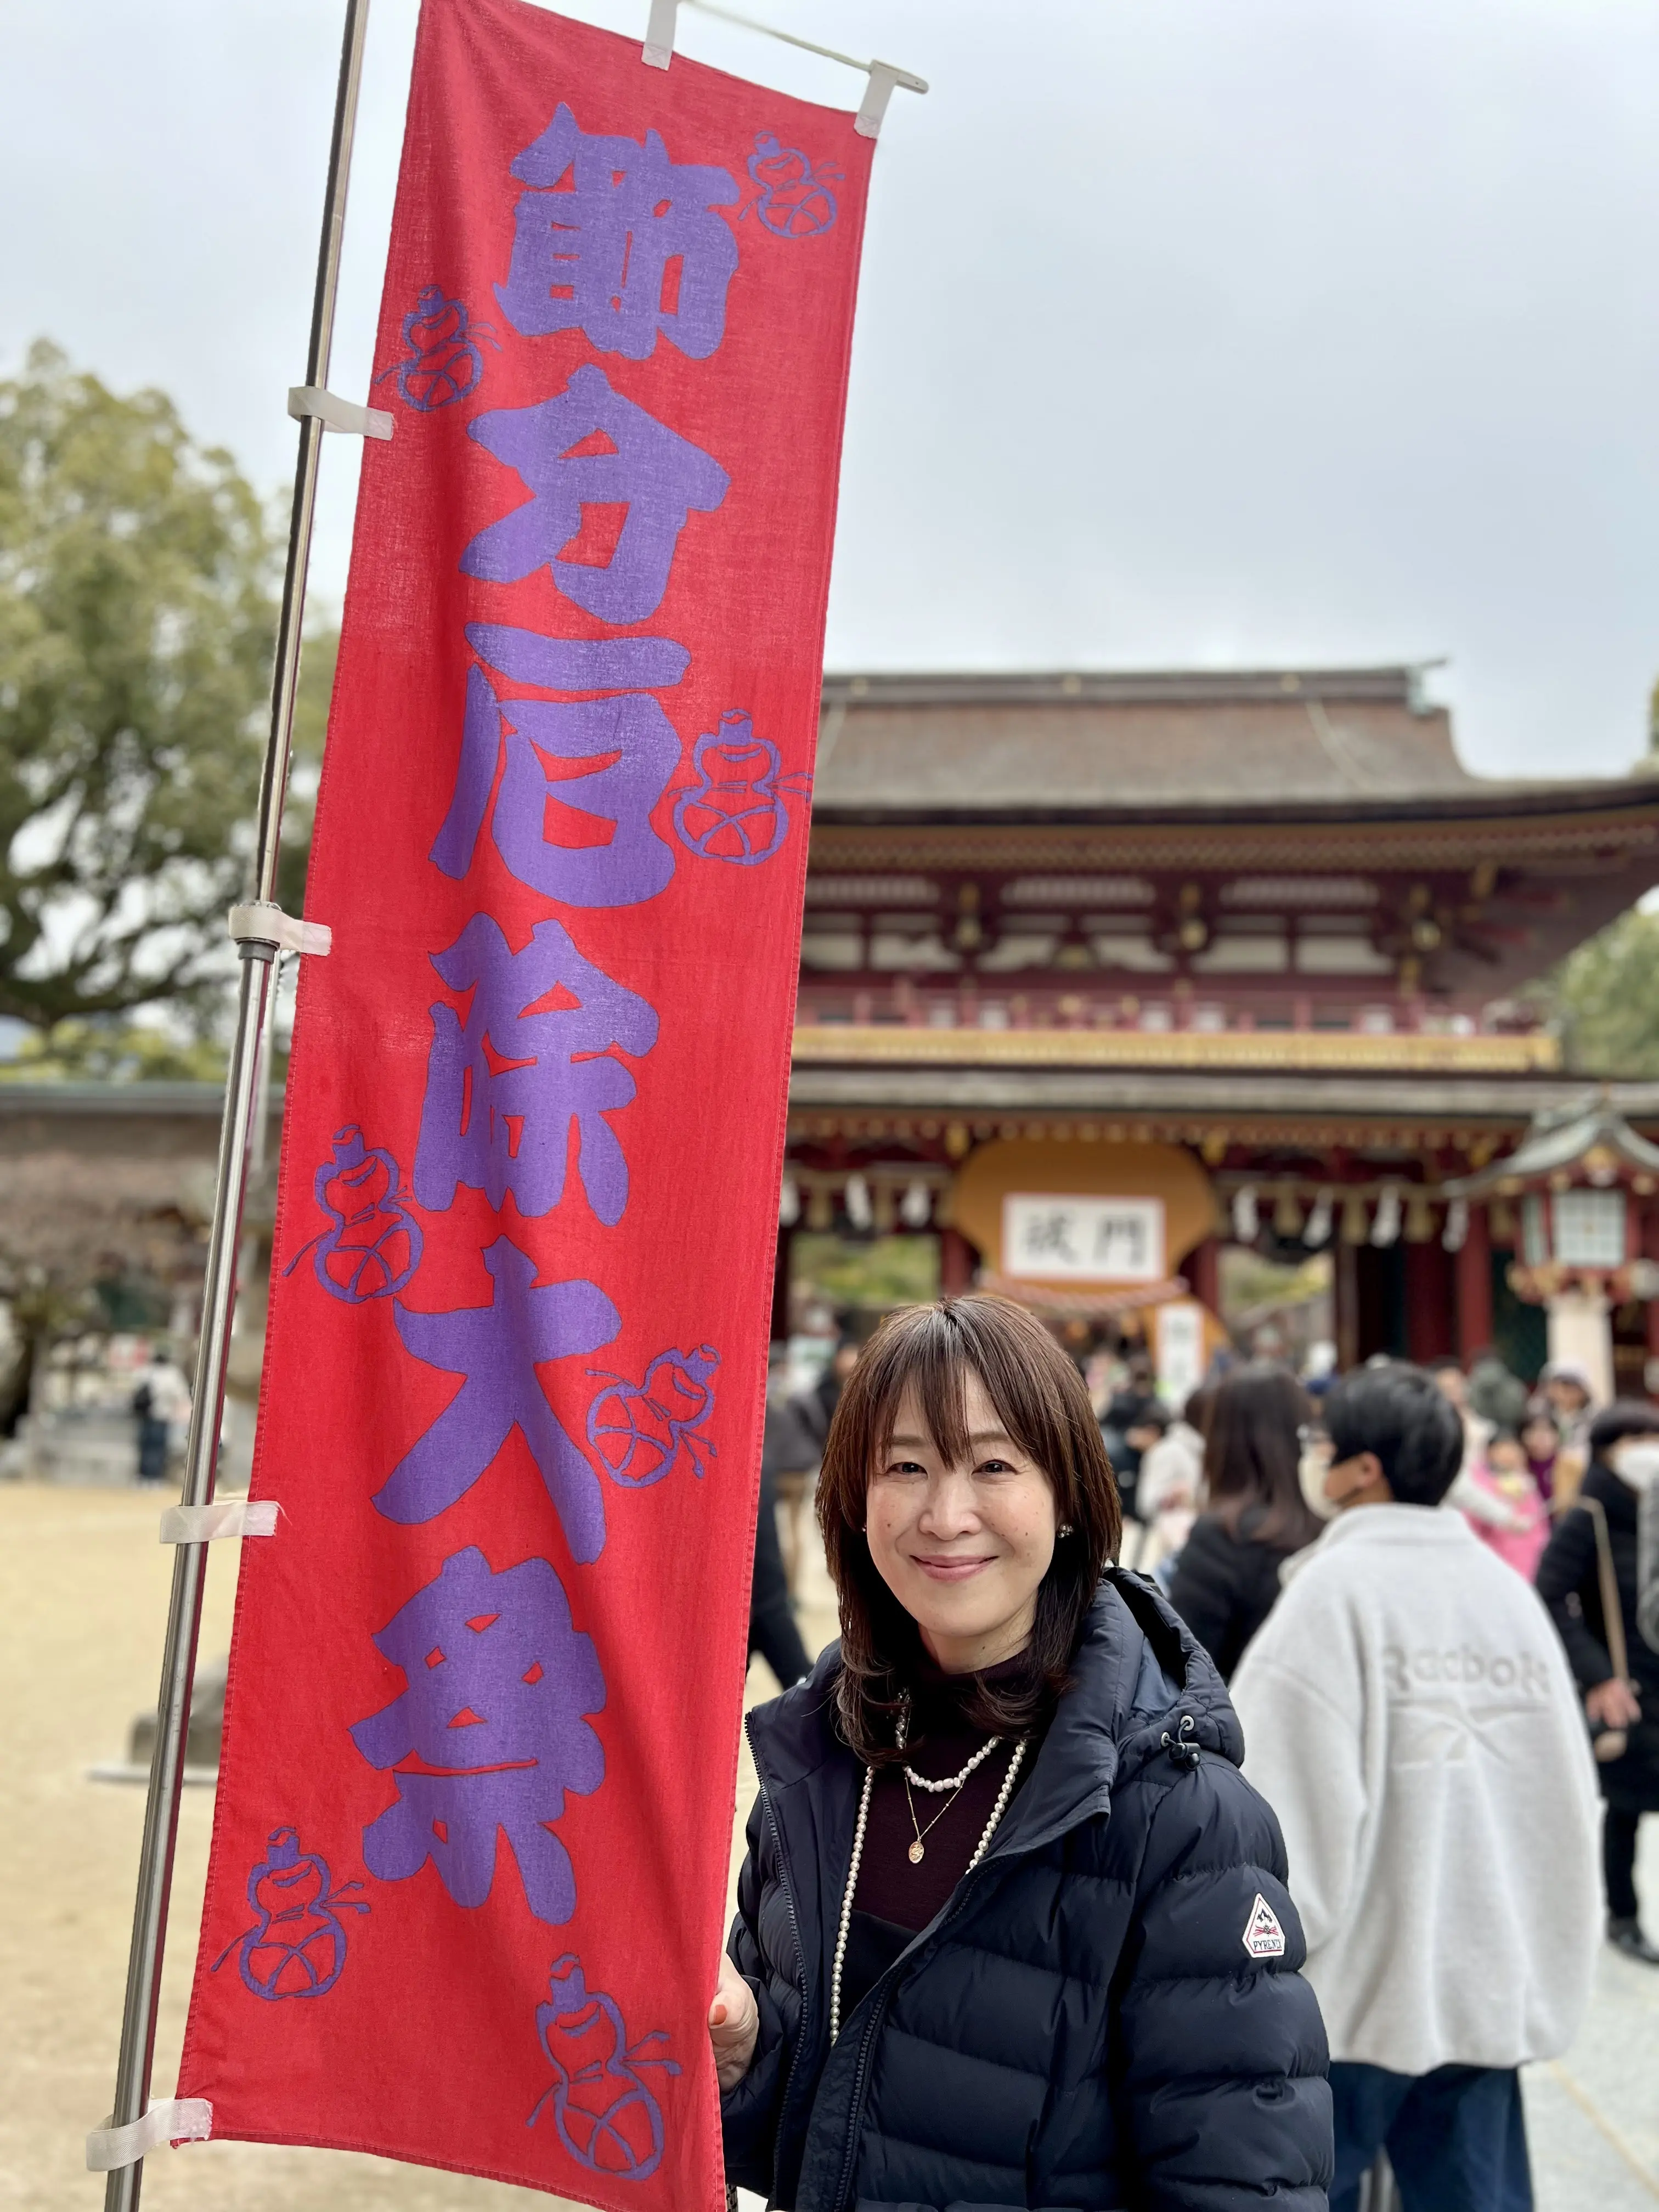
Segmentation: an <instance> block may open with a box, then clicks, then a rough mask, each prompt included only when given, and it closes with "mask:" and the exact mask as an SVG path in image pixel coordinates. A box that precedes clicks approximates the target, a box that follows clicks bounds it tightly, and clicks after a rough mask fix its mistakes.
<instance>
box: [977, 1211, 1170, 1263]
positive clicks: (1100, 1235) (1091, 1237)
mask: <svg viewBox="0 0 1659 2212" xmlns="http://www.w3.org/2000/svg"><path fill="white" fill-rule="evenodd" d="M1002 1271H1003V1273H1005V1274H1006V1275H1026V1276H1032V1277H1035V1278H1036V1279H1039V1280H1042V1281H1048V1282H1068V1283H1156V1282H1161V1281H1162V1280H1163V1278H1164V1201H1163V1200H1162V1199H1161V1198H1081V1197H1079V1198H1066V1197H1059V1196H1054V1195H1052V1194H1046V1193H1045V1194H1042V1195H1038V1194H1035V1193H1028V1192H1023V1191H1010V1192H1009V1194H1008V1195H1007V1196H1006V1198H1005V1199H1004V1200H1003V1201H1002Z"/></svg>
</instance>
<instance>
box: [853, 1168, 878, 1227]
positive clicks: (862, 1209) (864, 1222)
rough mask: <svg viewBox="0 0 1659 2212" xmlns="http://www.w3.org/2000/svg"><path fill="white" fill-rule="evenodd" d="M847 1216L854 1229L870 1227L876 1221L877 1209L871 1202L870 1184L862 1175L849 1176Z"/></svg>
mask: <svg viewBox="0 0 1659 2212" xmlns="http://www.w3.org/2000/svg"><path fill="white" fill-rule="evenodd" d="M846 1205H847V1218H848V1220H849V1221H850V1222H851V1223H852V1225H853V1226H854V1229H868V1228H869V1227H870V1225H871V1224H872V1222H873V1221H874V1219H875V1218H876V1216H875V1209H874V1208H873V1207H872V1205H871V1203H870V1186H869V1184H868V1183H867V1182H866V1181H865V1180H864V1177H863V1176H861V1175H855V1176H848V1178H847V1195H846Z"/></svg>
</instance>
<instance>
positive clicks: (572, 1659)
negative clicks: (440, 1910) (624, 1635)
mask: <svg viewBox="0 0 1659 2212" xmlns="http://www.w3.org/2000/svg"><path fill="white" fill-rule="evenodd" d="M374 1648H375V1650H377V1651H379V1652H380V1654H381V1656H382V1657H384V1658H386V1659H389V1660H390V1661H391V1662H392V1665H393V1666H394V1667H401V1668H403V1670H404V1676H405V1678H406V1679H407V1681H408V1684H409V1686H408V1688H407V1689H406V1690H404V1692H403V1694H402V1695H401V1696H400V1697H398V1698H394V1699H392V1703H391V1704H390V1705H387V1706H386V1707H385V1708H384V1709H383V1710H382V1711H380V1712H378V1713H374V1714H373V1715H371V1717H369V1718H368V1720H362V1721H359V1722H358V1723H357V1724H356V1727H355V1728H354V1729H352V1731H351V1740H352V1741H353V1742H354V1743H355V1744H356V1747H357V1748H358V1750H359V1751H360V1752H362V1755H363V1757H364V1758H365V1759H368V1763H369V1765H371V1766H378V1767H381V1768H385V1767H392V1768H394V1769H395V1770H396V1771H395V1772H394V1773H393V1775H392V1780H393V1781H394V1782H395V1783H396V1784H397V1785H398V1797H397V1802H395V1803H394V1804H392V1805H389V1806H388V1807H387V1808H386V1811H385V1812H384V1813H382V1814H380V1818H379V1819H378V1820H374V1821H371V1822H370V1824H369V1826H368V1827H366V1828H365V1829H364V1831H363V1863H364V1864H365V1865H366V1866H367V1867H368V1870H369V1872H370V1873H371V1874H373V1875H378V1876H379V1877H380V1880H381V1881H406V1880H407V1879H408V1878H409V1876H410V1875H415V1874H418V1873H419V1872H420V1870H421V1869H422V1867H423V1866H424V1865H425V1864H426V1863H427V1861H428V1859H430V1860H431V1861H432V1862H433V1863H434V1865H435V1867H436V1868H437V1869H438V1873H439V1876H440V1878H441V1881H442V1882H443V1885H444V1887H445V1888H446V1889H447V1891H448V1892H449V1894H450V1895H451V1897H453V1899H454V1900H455V1902H456V1904H457V1905H482V1904H483V1901H484V1899H485V1898H487V1897H488V1896H489V1889H490V1884H491V1882H492V1881H494V1880H495V1848H496V1831H497V1830H498V1829H504V1830H505V1831H506V1833H507V1843H508V1844H509V1845H510V1847H511V1849H512V1851H513V1857H515V1858H516V1859H517V1861H518V1863H519V1872H520V1875H521V1876H522V1878H523V1881H524V1890H525V1895H526V1898H527V1899H529V1901H530V1909H531V1911H532V1912H533V1913H534V1914H535V1915H536V1917H537V1918H538V1920H545V1921H549V1922H550V1923H553V1924H554V1925H555V1926H557V1925H559V1924H560V1923H562V1922H564V1921H567V1920H568V1919H569V1918H570V1917H571V1915H572V1914H573V1913H574V1911H575V1909H576V1881H575V1876H574V1874H573V1872H572V1870H571V1865H570V1855H569V1853H568V1851H567V1850H565V1847H564V1845H563V1844H562V1843H561V1842H560V1841H559V1839H558V1838H557V1837H556V1836H555V1835H554V1834H553V1833H552V1832H551V1831H550V1827H549V1826H548V1823H549V1822H550V1821H553V1820H557V1819H558V1818H559V1816H560V1815H561V1814H562V1813H563V1811H564V1799H565V1792H566V1791H567V1790H576V1791H578V1792H579V1793H580V1794H581V1795H582V1796H586V1795H587V1794H588V1793H589V1792H590V1791H592V1790H597V1789H598V1788H599V1784H600V1783H601V1782H602V1781H603V1780H604V1779H605V1750H604V1747H603V1746H602V1745H601V1743H600V1741H599V1737H598V1735H595V1733H594V1731H593V1730H592V1728H590V1727H589V1725H588V1723H587V1721H586V1717H585V1716H586V1715H587V1714H589V1713H597V1712H599V1711H602V1710H603V1708H604V1705H605V1678H604V1676H603V1675H602V1674H600V1672H599V1659H598V1657H597V1656H596V1655H595V1653H594V1650H593V1639H592V1637H590V1636H584V1635H583V1634H582V1633H581V1632H580V1630H578V1629H576V1628H574V1627H573V1626H572V1625H571V1620H570V1605H569V1601H568V1599H567V1598H566V1596H565V1594H564V1587H563V1585H562V1583H561V1582H560V1580H559V1578H558V1577H557V1575H556V1574H555V1573H554V1571H553V1569H552V1567H551V1566H550V1565H549V1563H548V1562H547V1560H545V1559H526V1560H525V1561H524V1562H523V1563H522V1564H521V1565H519V1566H516V1567H507V1568H506V1569H505V1570H504V1571H502V1572H501V1573H500V1574H493V1573H492V1572H491V1571H490V1566H489V1560H488V1559H485V1557H484V1555H483V1553H482V1552H481V1551H479V1550H478V1549H477V1547H476V1546H469V1547H468V1548H467V1549H466V1550H465V1551H464V1552H457V1553H455V1554H454V1555H453V1558H450V1559H446V1560H445V1561H444V1564H443V1567H442V1569H441V1572H440V1573H439V1575H438V1577H437V1579H436V1580H435V1582H430V1583H428V1584H427V1586H426V1588H425V1589H422V1590H418V1591H416V1595H414V1596H413V1597H412V1598H410V1601H409V1602H408V1604H407V1605H405V1606H404V1607H402V1609H401V1610H400V1611H399V1612H398V1613H395V1614H394V1615H393V1617H392V1620H390V1621H389V1622H388V1623H387V1624H386V1626H385V1627H384V1628H383V1629H382V1630H381V1631H380V1634H379V1635H378V1636H377V1637H376V1638H374ZM411 1759H412V1760H416V1761H418V1762H419V1764H418V1765H416V1766H414V1767H410V1766H407V1765H402V1764H400V1762H404V1761H408V1760H411Z"/></svg>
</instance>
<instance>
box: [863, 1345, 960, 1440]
mask: <svg viewBox="0 0 1659 2212" xmlns="http://www.w3.org/2000/svg"><path fill="white" fill-rule="evenodd" d="M907 1322H908V1326H906V1327H904V1328H895V1329H894V1330H893V1332H892V1334H891V1335H890V1337H889V1338H888V1340H887V1341H886V1342H885V1343H884V1344H883V1345H882V1346H881V1347H880V1351H879V1352H878V1354H877V1359H876V1372H875V1374H874V1376H872V1381H871V1407H870V1419H871V1437H870V1441H871V1445H872V1449H873V1451H874V1453H875V1455H876V1456H877V1457H878V1458H884V1457H885V1455H886V1454H887V1452H888V1451H889V1450H890V1448H891V1445H892V1442H893V1432H894V1430H895V1428H896V1425H897V1423H898V1417H899V1407H901V1406H902V1403H903V1402H904V1396H905V1393H906V1391H907V1390H914V1391H915V1399H916V1405H917V1407H918V1409H919V1410H920V1412H921V1418H922V1419H923V1421H924V1422H925V1423H926V1425H927V1432H928V1434H929V1435H930V1436H931V1437H932V1438H933V1443H935V1445H936V1446H937V1447H938V1449H939V1451H940V1452H941V1453H942V1454H943V1455H944V1456H945V1460H946V1461H947V1462H955V1461H957V1460H960V1459H963V1458H965V1457H966V1456H967V1452H968V1376H969V1372H970V1370H971V1362H970V1361H969V1356H968V1350H967V1346H965V1345H964V1344H963V1340H962V1335H961V1332H960V1331H959V1330H958V1329H957V1328H953V1327H952V1326H951V1320H950V1316H948V1315H947V1314H944V1313H941V1312H939V1311H938V1310H928V1311H927V1313H926V1316H925V1319H921V1320H919V1321H909V1317H908V1316H907ZM872 1472H873V1469H872Z"/></svg>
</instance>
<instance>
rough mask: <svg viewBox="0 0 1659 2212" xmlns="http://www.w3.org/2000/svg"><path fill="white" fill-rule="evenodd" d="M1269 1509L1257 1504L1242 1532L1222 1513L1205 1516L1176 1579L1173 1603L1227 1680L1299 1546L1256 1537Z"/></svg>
mask: <svg viewBox="0 0 1659 2212" xmlns="http://www.w3.org/2000/svg"><path fill="white" fill-rule="evenodd" d="M1265 1517H1266V1515H1265V1510H1264V1509H1263V1508H1262V1507H1261V1506H1259V1505H1252V1506H1250V1507H1249V1508H1247V1509H1246V1510H1245V1511H1244V1512H1243V1514H1241V1516H1239V1522H1238V1528H1237V1533H1235V1532H1234V1530H1233V1528H1231V1526H1230V1525H1229V1523H1228V1522H1225V1521H1224V1520H1223V1519H1222V1518H1221V1517H1220V1516H1219V1515H1218V1514H1215V1513H1200V1516H1199V1517H1198V1519H1197V1520H1196V1521H1194V1523H1193V1527H1192V1533H1191V1534H1190V1535H1189V1536H1188V1539H1187V1541H1186V1542H1185V1544H1183V1545H1182V1548H1181V1555H1180V1557H1179V1558H1178V1559H1176V1564H1175V1572H1174V1573H1173V1574H1172V1575H1171V1577H1170V1604H1171V1605H1173V1606H1174V1607H1175V1609H1176V1612H1177V1613H1179V1614H1180V1615H1181V1618H1182V1620H1184V1621H1185V1622H1186V1624H1187V1626H1188V1628H1190V1629H1191V1630H1192V1632H1193V1634H1194V1636H1195V1637H1197V1638H1198V1640H1199V1642H1200V1644H1202V1645H1203V1646H1204V1649H1205V1650H1206V1651H1207V1652H1208V1653H1209V1655H1210V1656H1211V1658H1212V1659H1213V1660H1214V1662H1215V1663H1216V1666H1217V1668H1218V1669H1219V1671H1220V1674H1221V1679H1222V1680H1223V1681H1224V1682H1225V1681H1228V1680H1231V1676H1232V1673H1233V1669H1234V1668H1236V1667H1237V1664H1238V1662H1239V1661H1240V1660H1241V1659H1242V1658H1243V1656H1244V1646H1245V1645H1246V1644H1248V1643H1249V1640H1250V1638H1252V1637H1253V1636H1254V1635H1255V1632H1256V1631H1257V1629H1258V1628H1260V1627H1261V1624H1262V1622H1263V1621H1264V1620H1266V1619H1267V1615H1268V1614H1269V1613H1271V1612H1272V1611H1273V1607H1274V1606H1276V1605H1277V1604H1278V1602H1279V1569H1280V1568H1281V1567H1282V1566H1283V1565H1284V1564H1285V1560H1286V1559H1289V1558H1290V1557H1291V1554H1292V1553H1294V1552H1295V1551H1296V1550H1297V1546H1296V1545H1294V1544H1266V1543H1263V1542H1262V1541H1261V1538H1260V1537H1259V1536H1257V1535H1256V1534H1255V1529H1256V1528H1257V1527H1258V1526H1259V1525H1260V1523H1261V1522H1262V1520H1263V1519H1265Z"/></svg>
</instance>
